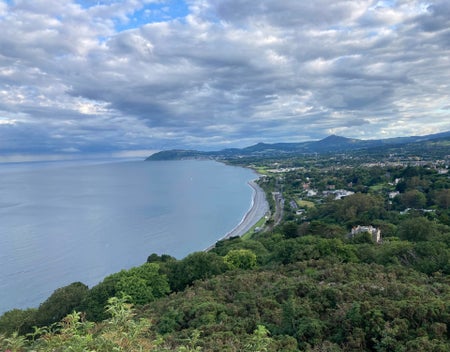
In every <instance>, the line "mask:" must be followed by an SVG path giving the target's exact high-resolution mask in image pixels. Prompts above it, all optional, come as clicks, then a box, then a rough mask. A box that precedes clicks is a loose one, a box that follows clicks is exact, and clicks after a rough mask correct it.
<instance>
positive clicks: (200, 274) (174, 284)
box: [164, 252, 227, 291]
mask: <svg viewBox="0 0 450 352" xmlns="http://www.w3.org/2000/svg"><path fill="white" fill-rule="evenodd" d="M164 270H165V272H166V274H167V277H168V279H169V284H170V287H171V289H172V290H174V291H181V290H183V289H184V288H185V287H186V286H188V285H191V284H192V283H193V282H194V281H195V280H202V279H207V278H210V277H212V276H215V275H218V274H221V273H223V272H225V271H226V270H227V266H226V264H225V263H224V261H223V258H222V257H220V256H219V255H217V254H215V253H211V252H195V253H192V254H190V255H188V256H187V257H186V258H184V259H182V260H180V261H176V262H168V263H167V264H166V266H165V268H164Z"/></svg>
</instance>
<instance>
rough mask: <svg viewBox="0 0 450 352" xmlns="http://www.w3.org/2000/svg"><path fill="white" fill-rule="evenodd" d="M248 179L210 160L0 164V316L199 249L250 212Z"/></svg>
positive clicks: (250, 174)
mask: <svg viewBox="0 0 450 352" xmlns="http://www.w3.org/2000/svg"><path fill="white" fill-rule="evenodd" d="M255 177H256V175H255V174H254V173H253V172H252V171H251V170H247V169H243V168H237V167H231V166H226V165H224V164H221V163H217V162H213V161H192V160H191V161H158V162H156V161H155V162H145V161H133V162H120V163H104V164H97V165H66V164H59V163H52V164H21V165H14V166H11V165H1V164H0V313H2V312H5V311H6V310H9V309H12V308H27V307H37V306H38V305H39V304H40V303H41V302H42V301H44V300H45V299H46V298H47V297H48V296H49V295H50V294H51V293H52V292H53V291H54V290H55V289H56V288H58V287H62V286H65V285H68V284H70V283H72V282H74V281H81V282H83V283H85V284H87V285H89V286H92V285H94V284H96V283H98V282H99V281H101V280H102V279H103V278H104V277H105V276H107V275H108V274H111V273H113V272H117V271H119V270H121V269H125V268H130V267H132V266H136V265H140V264H142V263H144V262H145V261H146V259H147V256H148V255H149V254H151V253H153V252H155V253H158V254H163V253H165V254H170V255H172V256H175V257H177V258H182V257H184V256H186V255H187V254H189V253H191V252H193V251H199V250H203V249H204V248H207V247H208V246H209V245H211V244H212V243H214V242H215V241H216V240H218V239H219V238H221V237H222V236H223V235H225V234H226V233H227V232H228V231H230V230H231V229H232V228H234V227H235V226H236V225H237V224H238V223H239V222H240V221H241V219H242V217H243V216H244V215H245V213H246V212H247V210H248V209H249V208H250V206H251V200H252V189H251V188H250V186H249V185H248V184H247V182H248V181H249V180H251V179H254V178H255Z"/></svg>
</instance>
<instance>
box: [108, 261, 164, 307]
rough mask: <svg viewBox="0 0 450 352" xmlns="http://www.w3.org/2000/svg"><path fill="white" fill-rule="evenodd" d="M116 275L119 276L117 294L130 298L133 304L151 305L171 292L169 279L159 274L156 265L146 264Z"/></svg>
mask: <svg viewBox="0 0 450 352" xmlns="http://www.w3.org/2000/svg"><path fill="white" fill-rule="evenodd" d="M115 275H118V276H119V279H118V282H117V284H116V292H119V293H122V294H125V295H128V296H130V301H131V303H132V304H145V303H149V302H151V301H153V300H154V299H155V298H160V297H163V296H165V295H166V294H167V293H169V291H170V288H169V284H168V282H167V278H166V276H165V275H162V274H160V273H159V265H158V264H156V263H145V264H144V265H141V266H138V267H134V268H131V269H130V270H122V271H121V272H119V273H117V274H115Z"/></svg>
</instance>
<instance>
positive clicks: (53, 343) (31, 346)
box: [0, 296, 272, 352]
mask: <svg viewBox="0 0 450 352" xmlns="http://www.w3.org/2000/svg"><path fill="white" fill-rule="evenodd" d="M129 300H130V297H126V296H124V297H122V298H117V297H112V298H110V299H109V300H108V304H107V306H106V311H107V313H108V315H110V318H109V319H107V320H105V321H103V322H102V323H99V324H95V323H92V322H89V321H86V320H85V319H84V318H83V315H82V314H81V313H78V312H75V311H74V312H73V313H71V314H69V315H67V316H66V317H65V318H64V319H62V320H61V322H59V323H55V324H52V325H50V326H44V327H41V328H35V330H34V332H33V333H30V334H28V338H26V337H24V336H21V335H18V334H17V333H13V334H11V335H10V336H8V337H6V336H4V335H0V350H1V351H10V352H25V351H30V352H31V351H43V352H44V351H53V352H56V351H74V352H78V351H79V352H85V351H91V352H94V351H95V352H110V351H123V352H134V351H154V352H168V351H178V352H194V351H202V348H201V347H200V346H199V337H200V332H199V331H196V330H194V331H193V332H192V335H191V336H190V337H188V338H186V339H184V340H183V341H182V342H180V343H178V344H177V345H176V346H174V345H173V344H169V343H168V342H167V341H165V340H164V338H163V337H161V336H159V335H157V334H155V333H153V332H152V329H151V326H152V324H151V322H150V320H149V319H147V318H139V319H138V318H136V316H135V315H136V314H135V310H134V309H133V308H132V304H130V303H128V301H129ZM268 333H269V332H268V330H267V329H266V328H265V327H263V326H258V327H257V328H256V329H255V331H254V333H253V334H249V335H248V336H247V337H246V339H245V340H244V341H243V344H242V349H241V351H249V352H252V351H255V352H256V351H267V347H268V346H269V345H270V344H271V342H272V339H271V338H270V337H269V336H268Z"/></svg>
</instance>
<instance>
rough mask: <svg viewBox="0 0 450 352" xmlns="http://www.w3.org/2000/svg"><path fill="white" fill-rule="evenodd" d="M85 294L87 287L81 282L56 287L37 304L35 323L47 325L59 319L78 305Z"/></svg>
mask: <svg viewBox="0 0 450 352" xmlns="http://www.w3.org/2000/svg"><path fill="white" fill-rule="evenodd" d="M87 294H88V287H87V286H86V285H85V284H83V283H81V282H74V283H71V284H70V285H67V286H64V287H61V288H58V289H57V290H56V291H55V292H53V293H52V295H51V296H50V297H49V298H47V300H46V301H45V302H43V303H42V304H41V305H40V306H39V308H38V310H37V312H36V320H37V324H38V325H48V324H51V323H54V322H57V321H60V320H61V319H62V318H63V317H65V316H66V315H67V314H69V313H71V312H72V311H73V310H74V309H75V308H77V307H79V306H80V304H81V302H82V301H83V299H84V298H85V297H86V296H87Z"/></svg>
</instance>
